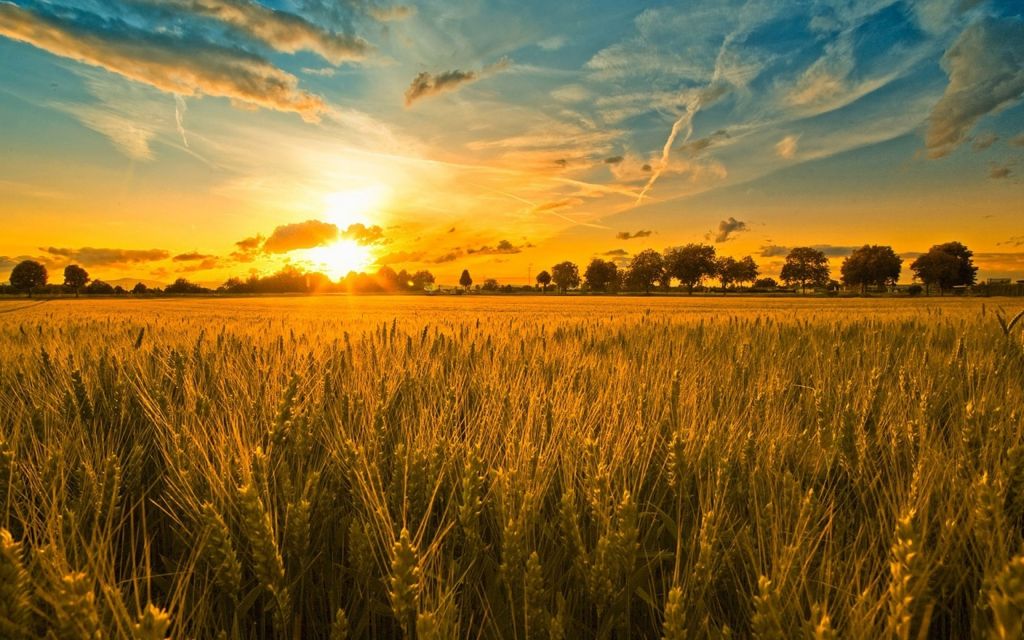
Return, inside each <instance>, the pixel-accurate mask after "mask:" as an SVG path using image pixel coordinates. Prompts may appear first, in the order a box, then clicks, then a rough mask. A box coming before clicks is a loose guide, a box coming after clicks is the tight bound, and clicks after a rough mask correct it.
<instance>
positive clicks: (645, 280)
mask: <svg viewBox="0 0 1024 640" xmlns="http://www.w3.org/2000/svg"><path fill="white" fill-rule="evenodd" d="M664 281H665V260H664V258H662V257H661V254H660V253H658V252H657V251H655V250H654V249H644V250H643V251H641V252H640V253H638V254H636V255H635V256H633V259H632V260H631V261H630V262H629V270H628V271H627V272H626V286H628V287H629V288H630V289H635V290H640V289H643V292H644V293H646V294H650V293H651V288H652V287H653V286H654V283H655V282H664Z"/></svg>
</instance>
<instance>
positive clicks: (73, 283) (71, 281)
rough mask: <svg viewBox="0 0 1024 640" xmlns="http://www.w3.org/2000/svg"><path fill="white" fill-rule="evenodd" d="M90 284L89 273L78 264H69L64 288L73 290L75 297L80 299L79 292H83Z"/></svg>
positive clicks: (65, 271)
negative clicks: (83, 288)
mask: <svg viewBox="0 0 1024 640" xmlns="http://www.w3.org/2000/svg"><path fill="white" fill-rule="evenodd" d="M88 282H89V272H88V271H86V270H85V269H83V268H82V267H80V266H78V265H77V264H69V265H68V266H66V267H64V287H65V288H67V289H71V290H72V291H74V292H75V297H76V298H77V297H78V292H79V291H81V290H82V287H84V286H85V285H86V284H88Z"/></svg>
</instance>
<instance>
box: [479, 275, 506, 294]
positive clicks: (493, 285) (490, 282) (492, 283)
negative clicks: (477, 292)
mask: <svg viewBox="0 0 1024 640" xmlns="http://www.w3.org/2000/svg"><path fill="white" fill-rule="evenodd" d="M480 288H481V289H483V290H484V291H497V290H498V289H500V288H501V285H499V284H498V281H497V280H496V279H494V278H486V279H484V284H483V286H482V287H480Z"/></svg>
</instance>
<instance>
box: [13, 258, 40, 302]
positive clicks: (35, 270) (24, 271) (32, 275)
mask: <svg viewBox="0 0 1024 640" xmlns="http://www.w3.org/2000/svg"><path fill="white" fill-rule="evenodd" d="M46 278H47V274H46V267H44V266H43V265H42V264H40V263H38V262H36V261H35V260H23V261H22V262H19V263H18V264H17V265H15V267H14V269H13V270H12V271H11V286H12V287H14V289H15V290H17V291H27V292H28V297H30V298H31V297H32V292H33V291H34V290H36V289H38V288H39V287H43V286H46Z"/></svg>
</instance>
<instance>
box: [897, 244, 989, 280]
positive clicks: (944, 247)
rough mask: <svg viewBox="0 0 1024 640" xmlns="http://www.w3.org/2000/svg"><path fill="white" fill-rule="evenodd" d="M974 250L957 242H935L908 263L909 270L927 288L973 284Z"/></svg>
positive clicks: (974, 275) (974, 276)
mask: <svg viewBox="0 0 1024 640" xmlns="http://www.w3.org/2000/svg"><path fill="white" fill-rule="evenodd" d="M973 257H974V252H973V251H971V250H970V249H968V248H967V247H965V246H964V245H963V244H961V243H959V242H947V243H945V244H937V245H935V246H933V247H932V248H931V249H929V250H928V253H925V254H922V255H920V256H918V257H917V259H916V260H914V262H913V263H911V265H910V269H911V271H913V272H914V275H915V276H916V277H917V279H918V280H920V281H921V282H923V283H924V284H925V287H926V288H927V289H929V290H930V289H931V285H933V284H934V285H938V287H939V291H940V292H941V291H943V290H944V289H952V288H953V287H956V286H970V285H972V284H974V282H975V279H976V278H977V275H978V267H976V266H974V260H973Z"/></svg>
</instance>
